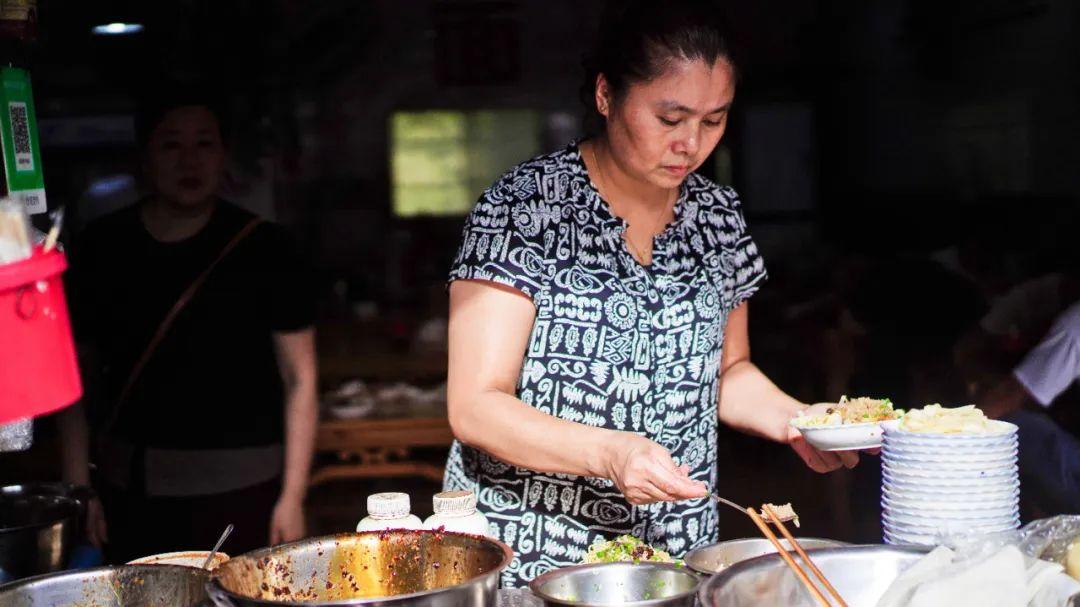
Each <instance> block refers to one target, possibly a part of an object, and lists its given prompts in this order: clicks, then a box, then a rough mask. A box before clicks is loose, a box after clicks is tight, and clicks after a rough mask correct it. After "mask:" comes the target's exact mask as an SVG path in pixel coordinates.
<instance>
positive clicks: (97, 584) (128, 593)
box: [0, 565, 209, 607]
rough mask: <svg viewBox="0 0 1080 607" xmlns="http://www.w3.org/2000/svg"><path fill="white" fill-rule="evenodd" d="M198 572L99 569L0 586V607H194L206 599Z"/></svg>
mask: <svg viewBox="0 0 1080 607" xmlns="http://www.w3.org/2000/svg"><path fill="white" fill-rule="evenodd" d="M208 579H209V574H207V573H206V572H205V571H203V570H202V569H194V568H191V567H178V566H175V565H124V566H123V567H99V568H96V569H83V570H81V571H70V572H64V573H52V574H49V575H39V576H37V577H32V578H27V579H25V580H20V581H18V582H12V583H10V584H6V585H4V586H0V605H4V607H42V606H48V607H85V606H87V605H92V606H93V607H128V606H131V605H145V606H147V607H196V606H197V605H200V604H202V602H203V601H204V600H206V581H207V580H208Z"/></svg>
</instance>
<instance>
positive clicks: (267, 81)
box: [8, 0, 1080, 540]
mask: <svg viewBox="0 0 1080 607" xmlns="http://www.w3.org/2000/svg"><path fill="white" fill-rule="evenodd" d="M727 5H728V9H729V12H730V17H731V21H732V25H733V32H734V37H735V42H736V46H737V48H738V49H739V55H738V59H739V63H740V69H741V72H742V80H741V82H740V84H739V88H738V92H737V96H736V105H735V108H734V111H733V115H732V118H731V122H730V126H729V131H728V133H727V135H726V136H725V140H724V146H725V148H726V153H728V154H730V159H731V167H732V168H731V172H730V175H731V181H733V185H734V186H735V187H736V189H738V190H739V191H740V193H741V194H742V197H743V200H744V204H745V208H746V211H747V214H748V219H749V222H750V224H751V229H752V231H753V234H754V237H755V239H756V240H757V241H758V243H759V245H760V247H761V249H762V250H763V252H764V254H765V257H766V262H767V265H768V266H769V268H770V271H771V274H772V280H771V281H770V283H769V285H768V286H767V288H766V289H764V290H763V291H762V293H761V294H760V295H759V296H758V297H757V298H756V299H755V304H754V314H753V328H752V332H751V334H752V336H753V346H754V352H755V356H754V358H755V360H756V361H757V362H758V364H759V365H760V366H761V367H762V368H764V369H765V371H766V372H768V373H769V374H770V375H771V376H773V377H774V379H775V380H776V381H777V383H778V384H779V385H780V386H781V387H783V388H784V389H786V390H788V391H789V392H791V393H792V394H793V395H795V396H796V397H797V398H800V399H802V400H804V401H807V402H815V401H820V400H825V399H836V398H838V397H839V396H840V395H841V394H842V393H845V392H848V391H857V392H859V393H860V394H862V393H869V394H872V395H882V396H891V397H892V398H893V400H894V401H896V402H897V403H898V404H899V405H901V406H905V407H909V406H920V405H921V404H925V403H926V402H939V401H940V402H943V403H946V404H953V405H956V404H964V403H966V402H969V401H970V400H971V399H973V398H974V393H973V392H972V387H971V385H970V382H967V383H965V382H966V378H964V377H962V376H960V375H958V374H957V373H955V369H953V367H952V366H951V365H952V348H953V346H954V345H955V344H956V343H957V341H958V340H959V339H960V338H961V337H962V336H963V335H964V334H965V333H967V332H968V331H969V330H970V329H971V328H972V327H973V326H975V324H976V323H977V321H978V319H979V317H980V316H981V314H982V313H983V312H984V311H985V310H986V309H987V308H988V307H989V306H990V305H992V304H993V302H994V301H995V300H996V299H997V298H998V297H1000V296H1001V295H1002V294H1004V293H1006V292H1007V290H1008V289H1009V288H1010V287H1012V286H1014V285H1017V284H1019V283H1021V282H1022V281H1024V280H1025V279H1029V278H1032V277H1036V276H1040V275H1042V274H1044V273H1046V272H1050V271H1054V270H1058V269H1061V266H1062V264H1063V263H1064V261H1063V260H1064V259H1066V258H1067V257H1066V254H1067V253H1068V252H1069V251H1071V250H1073V249H1074V248H1075V246H1076V245H1075V243H1074V242H1072V239H1074V238H1075V235H1076V234H1077V233H1078V231H1077V225H1078V224H1077V216H1078V204H1077V200H1078V196H1080V170H1078V169H1080V146H1078V144H1077V141H1078V140H1080V37H1078V36H1077V35H1076V33H1077V31H1078V25H1080V5H1078V4H1077V3H1076V2H1074V1H1073V0H949V1H948V2H938V1H932V0H874V1H869V2H849V1H847V0H744V1H732V2H728V3H727ZM600 9H601V4H600V3H599V2H597V1H592V0H574V1H571V0H542V1H541V0H534V1H527V0H516V1H439V2H436V1H430V0H379V1H370V2H364V1H344V0H320V1H318V2H303V1H296V0H237V1H228V2H226V1H218V0H203V1H199V0H172V1H160V2H158V1H155V2H145V1H143V2H67V1H63V0H41V2H40V4H39V24H38V27H39V35H38V40H37V42H35V43H33V44H29V45H25V44H24V45H18V46H11V47H10V48H9V49H8V50H9V52H10V53H11V56H12V60H13V61H14V62H15V63H16V64H17V65H21V66H23V67H27V68H28V69H30V70H31V76H32V78H33V83H34V88H35V99H36V103H37V111H38V116H39V120H40V122H41V124H42V144H43V150H44V163H45V179H46V186H47V192H48V198H49V202H50V207H55V206H58V205H65V206H66V207H67V208H68V211H69V216H70V217H71V219H70V222H69V225H70V229H71V230H77V229H78V228H79V225H80V223H82V222H83V221H84V220H85V219H86V218H88V217H91V216H93V215H95V214H97V213H99V212H102V208H97V207H98V206H100V205H102V204H103V203H101V202H100V200H99V198H100V197H95V196H93V195H89V194H88V188H90V187H91V184H93V183H94V182H95V180H100V179H102V178H104V177H108V176H111V175H124V174H135V173H137V165H138V163H137V158H136V154H135V150H134V144H133V137H132V133H131V128H130V119H131V112H132V110H133V107H134V103H135V100H136V99H137V98H138V97H139V95H140V94H141V93H143V92H145V91H146V89H147V87H153V86H155V85H156V84H155V83H157V82H159V81H161V80H162V79H192V80H200V81H203V82H206V81H210V82H214V83H217V86H218V87H219V90H220V91H221V92H222V93H223V95H225V96H226V97H227V99H228V100H229V102H230V104H229V105H230V107H231V108H232V110H233V113H234V120H233V124H234V129H233V135H234V137H233V142H234V145H233V156H234V158H235V165H236V166H235V167H234V168H235V174H236V175H237V177H236V183H237V184H239V185H238V186H237V191H238V192H241V193H242V194H244V193H247V194H246V196H247V197H246V203H247V204H248V206H250V207H251V208H253V209H255V210H257V211H258V212H260V213H262V214H264V215H266V216H267V217H270V218H273V219H275V220H277V221H279V222H281V223H283V224H285V225H286V226H288V227H289V228H291V230H292V231H293V233H294V234H295V236H296V238H297V239H298V241H299V242H300V243H301V245H302V248H303V250H304V251H305V252H306V253H307V254H308V255H309V256H310V257H311V259H312V260H313V261H314V264H315V267H316V268H317V269H318V275H319V279H320V280H319V281H318V282H319V285H320V287H319V289H320V291H319V293H318V296H319V298H320V301H321V302H322V322H321V325H320V348H321V356H322V359H323V360H322V362H323V369H324V378H323V379H324V383H325V385H326V387H327V388H331V387H333V386H334V385H336V383H337V382H339V381H341V380H343V379H346V378H348V377H356V376H365V375H368V373H367V372H365V371H363V369H364V368H365V367H364V366H363V364H361V362H364V363H365V364H374V363H372V361H373V360H379V359H382V360H384V361H385V360H390V361H394V364H383V365H381V366H380V365H378V364H375V365H374V366H375V367H378V371H371V372H370V375H371V377H365V379H370V380H373V381H399V380H400V381H410V382H414V383H417V384H431V383H433V382H438V381H440V379H441V374H442V372H443V370H442V367H441V365H443V364H444V361H443V360H442V359H441V358H439V357H438V356H435V357H434V358H432V357H430V356H428V355H422V354H419V353H416V352H415V351H414V350H413V349H411V348H410V345H409V344H410V342H411V340H412V337H413V335H414V333H415V331H416V330H417V329H418V327H419V326H420V325H421V323H422V322H424V321H425V320H430V319H432V318H438V317H439V316H442V315H445V307H446V301H445V294H444V291H443V289H442V283H443V280H444V278H445V274H446V271H447V269H448V266H449V262H450V260H451V257H452V255H453V253H454V249H455V247H456V245H457V238H458V235H459V231H460V228H461V224H462V219H463V218H462V217H461V216H454V217H441V218H419V219H401V218H396V217H395V216H394V214H393V213H392V208H391V201H390V162H389V155H388V149H389V146H388V144H389V141H388V126H387V125H388V121H389V118H390V116H391V114H392V112H394V111H396V110H403V109H428V108H434V109H464V110H471V109H499V108H502V109H531V110H536V111H538V112H540V113H541V121H540V123H541V125H542V126H541V132H540V133H539V140H540V142H541V148H542V149H543V151H550V150H554V149H556V148H557V147H560V146H563V145H565V144H566V143H567V142H568V141H569V140H570V139H572V138H575V137H578V136H579V130H580V126H579V125H580V121H579V119H580V117H581V116H582V115H583V110H582V106H581V105H580V103H579V101H578V88H579V86H580V84H581V80H582V77H583V72H582V69H581V56H582V53H583V52H584V51H585V49H586V47H587V45H588V43H589V41H590V39H591V37H592V35H593V32H594V31H595V28H596V25H597V21H598V18H599V15H600ZM110 21H135V22H139V23H142V24H144V25H145V30H144V31H143V32H142V33H140V34H136V35H132V36H123V37H100V36H93V35H91V34H90V28H91V26H93V25H96V24H99V23H105V22H110ZM521 160H524V158H507V159H506V168H507V169H508V168H510V167H511V166H512V165H513V164H515V163H517V162H519V161H521ZM703 171H704V172H706V173H707V174H710V175H712V176H718V175H717V172H718V171H717V170H716V169H715V167H714V163H712V162H709V163H707V164H706V166H705V167H704V168H703ZM106 183H108V182H106ZM251 184H258V185H259V186H260V187H259V189H256V190H254V192H253V193H251V192H249V191H248V190H246V189H245V188H249V187H250V186H251ZM100 187H101V186H99V188H100ZM106 189H107V188H106ZM477 195H479V191H477V192H474V193H472V198H475V197H476V196H477ZM357 306H362V307H365V309H366V310H369V311H372V310H373V311H374V314H373V315H372V314H371V313H370V312H369V314H368V316H369V317H370V318H371V320H369V321H365V322H361V321H359V320H358V319H357V318H356V314H355V313H354V311H355V310H356V309H357ZM850 318H854V319H856V321H857V322H858V324H859V326H860V329H859V330H851V329H850V322H848V319H850ZM432 361H434V362H432ZM1073 402H1075V399H1074V401H1073ZM1059 406H1060V405H1059ZM721 445H722V446H723V447H722V455H721V461H720V462H719V465H720V468H721V478H722V479H724V481H723V484H724V486H723V487H722V490H723V491H726V492H727V493H728V494H729V495H730V496H731V497H733V498H735V499H740V500H746V501H748V503H757V502H760V501H774V502H786V501H794V502H795V504H796V507H797V508H798V509H799V511H800V512H802V513H803V514H804V520H806V521H807V529H806V531H807V532H808V533H809V534H817V535H824V536H830V537H840V538H842V539H864V540H867V539H868V540H874V539H875V535H876V533H877V531H876V528H875V527H874V525H875V524H876V508H877V505H876V500H877V498H876V493H875V492H874V491H873V490H871V491H869V493H867V492H866V491H864V490H862V489H860V487H870V488H871V489H872V488H873V486H874V481H873V479H872V478H871V479H870V480H863V479H860V477H859V474H870V473H867V472H860V473H859V474H853V473H841V474H836V475H832V476H830V477H827V478H822V477H818V476H815V475H813V474H811V473H809V472H806V471H805V470H804V469H803V467H802V465H801V464H800V463H799V462H798V461H797V460H796V458H795V457H794V456H793V455H791V454H790V453H788V451H787V450H786V449H785V448H782V447H777V446H773V445H765V444H762V443H761V442H760V441H757V440H755V439H748V438H745V437H741V436H737V435H734V434H731V433H729V432H724V435H723V437H722V440H721ZM432 457H433V458H434V459H438V458H439V457H442V454H440V453H435V454H432ZM9 461H10V460H9ZM38 461H45V460H41V459H40V458H39V460H38ZM875 466H876V461H874V460H869V461H867V462H866V465H864V466H863V468H864V469H870V470H871V472H872V469H873V468H874V467H875ZM11 467H12V466H10V465H9V466H8V468H9V469H10V468H11ZM38 473H39V474H43V472H38ZM13 474H16V475H17V474H18V473H13ZM24 474H25V472H24ZM384 485H392V483H391V482H389V481H387V482H386V483H383V485H380V486H384ZM374 488H376V487H369V486H366V485H365V486H349V487H335V488H324V489H322V490H320V492H321V493H320V492H316V493H315V495H314V496H313V504H317V503H318V500H320V499H324V498H325V499H326V501H331V497H332V496H333V495H342V494H343V493H341V492H346V491H349V492H354V493H355V497H356V501H355V502H354V504H353V505H354V506H355V508H352V509H351V511H350V512H354V513H356V514H357V516H356V517H354V518H358V516H359V513H360V512H361V510H362V505H361V504H362V502H361V501H360V500H361V499H362V496H363V494H364V493H366V492H367V491H370V490H373V489H374ZM415 490H416V491H430V487H427V486H423V487H419V488H416V489H415ZM320 495H322V497H320ZM849 497H851V499H849ZM425 501H426V500H425V499H419V498H417V496H416V495H415V494H414V503H418V502H419V503H424V502H425ZM313 507H317V506H313ZM349 516H351V514H350V515H349ZM327 520H330V519H327ZM727 523H730V528H726V529H725V534H727V535H753V534H754V531H753V529H752V528H749V527H748V526H746V525H745V522H744V521H728V522H727ZM727 523H725V524H727ZM342 525H344V523H340V524H339V523H338V522H332V523H327V526H328V527H334V526H337V527H341V526H342ZM316 530H317V531H318V530H320V529H316ZM877 537H880V536H877Z"/></svg>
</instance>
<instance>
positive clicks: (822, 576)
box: [752, 504, 847, 607]
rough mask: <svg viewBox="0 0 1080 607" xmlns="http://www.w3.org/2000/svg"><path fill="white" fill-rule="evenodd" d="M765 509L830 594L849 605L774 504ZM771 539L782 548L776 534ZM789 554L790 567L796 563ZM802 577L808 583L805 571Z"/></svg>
mask: <svg viewBox="0 0 1080 607" xmlns="http://www.w3.org/2000/svg"><path fill="white" fill-rule="evenodd" d="M764 510H765V514H768V515H769V518H771V519H772V523H773V525H775V526H776V528H777V529H779V530H780V533H781V534H783V536H784V539H786V540H787V541H788V543H789V544H791V546H792V547H794V548H795V552H797V553H799V557H801V558H802V560H803V563H805V564H806V566H807V567H809V568H810V571H812V572H813V573H814V576H815V577H817V579H818V580H820V581H821V583H822V585H824V586H825V589H826V590H828V591H829V594H831V595H832V597H833V598H834V599H836V602H837V603H838V604H839V605H840V607H847V603H846V602H844V599H843V598H841V597H840V593H839V592H837V591H836V588H835V587H833V585H832V584H831V583H830V582H829V578H827V577H825V574H824V573H822V572H821V570H820V569H818V567H817V565H815V564H814V561H812V560H810V555H808V554H806V551H805V550H803V547H802V546H801V545H799V542H798V540H796V539H795V537H794V536H793V535H791V532H790V531H788V528H787V525H785V524H784V521H782V520H780V517H778V516H776V511H774V510H773V508H772V506H770V505H768V504H766V505H765V507H764ZM754 516H755V517H757V513H756V512H755V513H754ZM752 518H753V517H752ZM757 518H760V517H757ZM754 522H755V523H756V522H757V521H754ZM764 522H765V521H762V524H764ZM765 530H766V531H768V530H769V527H768V526H767V525H765ZM770 533H771V531H770ZM769 539H770V540H771V541H772V542H773V545H774V546H776V547H777V548H780V542H779V541H777V540H776V539H775V536H773V537H770V538H769ZM782 552H784V553H785V554H786V551H782ZM787 556H788V560H789V562H788V566H789V567H790V566H791V564H792V563H794V559H791V555H790V554H789V555H787ZM800 571H801V569H800ZM796 575H798V573H796ZM801 577H802V578H804V582H803V583H806V581H809V580H808V578H807V575H806V573H805V572H802V576H801ZM814 589H815V590H817V587H816V586H815V587H814ZM817 594H821V593H820V591H819V592H817ZM825 604H826V605H827V604H828V603H825Z"/></svg>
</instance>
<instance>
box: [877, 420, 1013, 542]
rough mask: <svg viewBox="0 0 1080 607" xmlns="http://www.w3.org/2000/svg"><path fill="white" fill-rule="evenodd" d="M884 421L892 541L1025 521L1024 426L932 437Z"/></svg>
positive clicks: (884, 507)
mask: <svg viewBox="0 0 1080 607" xmlns="http://www.w3.org/2000/svg"><path fill="white" fill-rule="evenodd" d="M882 425H883V426H884V429H885V433H884V441H883V443H882V450H881V474H882V489H881V523H882V527H883V528H884V530H885V538H884V539H885V543H886V544H918V545H924V546H932V545H935V544H937V543H938V540H939V539H940V536H942V535H948V534H953V533H993V532H997V531H1007V530H1009V529H1015V528H1016V527H1017V526H1019V524H1020V511H1019V502H1020V478H1019V474H1018V471H1019V469H1018V467H1017V459H1016V456H1017V440H1016V426H1014V425H1013V424H1009V423H1006V422H1000V421H991V422H990V429H991V432H990V433H987V434H930V433H922V432H906V431H904V430H901V429H900V424H899V422H898V421H891V422H885V423H884V424H882Z"/></svg>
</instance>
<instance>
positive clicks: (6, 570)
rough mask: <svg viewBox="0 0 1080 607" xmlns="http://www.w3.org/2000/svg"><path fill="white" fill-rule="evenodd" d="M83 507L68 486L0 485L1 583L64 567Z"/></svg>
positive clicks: (36, 484)
mask: <svg viewBox="0 0 1080 607" xmlns="http://www.w3.org/2000/svg"><path fill="white" fill-rule="evenodd" d="M83 508H84V504H83V503H82V502H81V501H80V500H79V499H78V497H76V495H75V490H74V488H73V487H71V486H70V485H65V484H62V483H31V484H25V485H9V486H6V487H0V583H4V582H10V581H12V580H17V579H21V578H24V577H28V576H32V575H39V574H43V573H52V572H54V571H60V570H61V569H63V568H64V567H65V566H67V559H68V556H69V554H70V553H71V549H72V547H73V546H74V545H75V541H76V539H77V538H78V535H79V533H80V529H79V526H80V522H81V520H82V512H83Z"/></svg>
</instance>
